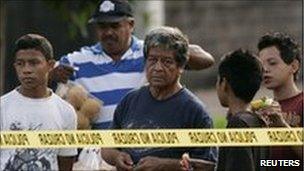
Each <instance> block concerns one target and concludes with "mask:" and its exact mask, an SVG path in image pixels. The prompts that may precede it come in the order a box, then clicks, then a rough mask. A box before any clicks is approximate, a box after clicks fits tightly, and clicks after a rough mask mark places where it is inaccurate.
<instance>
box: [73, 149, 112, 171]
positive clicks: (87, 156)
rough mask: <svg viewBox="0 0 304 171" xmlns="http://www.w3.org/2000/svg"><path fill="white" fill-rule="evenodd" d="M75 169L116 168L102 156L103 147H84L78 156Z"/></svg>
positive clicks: (110, 170) (76, 170) (103, 169)
mask: <svg viewBox="0 0 304 171" xmlns="http://www.w3.org/2000/svg"><path fill="white" fill-rule="evenodd" d="M73 170H74V171H78V170H102V171H115V170H116V168H115V167H113V166H111V165H109V164H107V163H106V162H105V161H104V160H103V159H102V158H101V149H97V148H84V149H82V151H81V153H80V155H79V157H78V162H76V163H75V164H74V166H73Z"/></svg>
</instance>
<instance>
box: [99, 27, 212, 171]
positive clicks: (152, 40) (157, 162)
mask: <svg viewBox="0 0 304 171" xmlns="http://www.w3.org/2000/svg"><path fill="white" fill-rule="evenodd" d="M188 44H189V43H188V40H187V38H186V37H185V35H183V33H182V32H181V31H180V30H179V29H177V28H172V27H160V28H156V29H154V30H152V31H151V32H149V33H148V35H147V36H146V38H145V42H144V57H145V61H146V62H145V71H146V77H147V80H148V83H149V84H148V85H146V86H143V87H141V88H138V89H135V90H133V91H131V92H129V93H128V94H127V95H126V96H125V97H124V98H123V99H122V101H121V102H120V103H119V105H118V106H117V108H116V110H115V114H114V119H113V122H112V125H111V129H166V128H167V129H184V128H200V129H204V128H212V127H213V124H212V119H211V118H210V116H209V114H208V113H207V111H206V109H205V107H204V105H203V103H202V102H201V101H200V100H199V99H198V98H197V97H196V96H195V95H194V94H192V93H191V92H190V91H189V90H188V89H187V88H184V87H183V86H182V85H181V83H180V77H181V74H182V73H183V71H184V66H185V65H186V63H187V60H188V58H189V57H188V55H187V54H188ZM101 153H102V157H103V158H104V159H105V160H106V161H107V162H108V163H110V164H112V165H114V166H116V168H117V170H136V171H141V170H143V171H144V170H150V171H153V170H155V171H161V170H164V171H165V170H182V166H181V164H180V160H179V159H180V158H181V156H182V155H183V154H184V153H189V155H190V156H191V157H194V158H198V159H203V160H208V161H212V162H215V161H216V157H217V152H216V149H215V148H214V147H204V148H187V147H184V148H126V149H109V148H108V149H107V148H104V149H102V151H101ZM210 170H212V169H210Z"/></svg>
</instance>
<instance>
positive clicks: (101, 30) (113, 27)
mask: <svg viewBox="0 0 304 171" xmlns="http://www.w3.org/2000/svg"><path fill="white" fill-rule="evenodd" d="M89 24H92V25H93V26H94V28H95V32H96V36H97V38H98V40H99V42H98V43H96V44H95V45H92V46H85V47H82V48H81V49H80V51H75V52H73V53H69V54H67V55H66V56H63V57H62V58H61V59H60V64H61V65H59V66H58V67H56V68H55V69H54V70H53V72H52V73H51V78H52V80H53V81H55V82H66V81H67V80H68V79H70V80H72V81H74V82H75V83H77V84H81V85H82V86H83V87H84V88H85V89H86V90H88V92H89V93H90V94H92V95H93V96H95V97H97V98H98V99H100V100H102V101H103V102H104V107H103V108H102V111H100V115H99V116H98V118H97V119H96V120H95V121H94V123H93V125H92V128H93V129H105V128H107V127H108V126H109V125H110V123H111V121H112V119H113V113H114V110H115V108H116V106H117V104H118V103H119V102H120V100H121V99H122V97H123V96H124V95H125V94H126V93H127V92H128V91H130V90H131V89H133V88H137V87H140V86H142V85H143V84H145V82H146V78H145V73H144V62H145V61H144V55H143V41H142V40H139V39H138V38H136V37H135V36H133V35H132V32H133V30H134V18H133V12H132V9H131V6H130V4H129V3H128V2H127V1H126V0H102V1H101V2H100V3H99V4H98V7H97V8H96V10H95V12H94V14H93V16H92V18H91V19H90V20H89ZM189 50H190V55H189V57H190V59H189V62H188V65H187V67H188V68H189V69H195V70H199V69H204V68H208V67H210V66H212V65H213V64H214V59H213V57H212V56H211V55H210V54H209V53H207V52H205V51H204V50H203V49H201V47H199V46H197V45H190V49H189ZM63 64H65V65H63ZM66 65H70V66H73V67H78V68H79V70H77V71H74V70H73V69H72V68H71V67H68V66H66Z"/></svg>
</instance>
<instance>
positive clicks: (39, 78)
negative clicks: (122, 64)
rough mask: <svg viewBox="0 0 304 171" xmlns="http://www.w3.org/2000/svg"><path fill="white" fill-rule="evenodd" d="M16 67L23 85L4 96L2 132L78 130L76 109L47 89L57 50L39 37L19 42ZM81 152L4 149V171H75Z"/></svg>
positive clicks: (0, 119)
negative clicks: (78, 155) (75, 159)
mask: <svg viewBox="0 0 304 171" xmlns="http://www.w3.org/2000/svg"><path fill="white" fill-rule="evenodd" d="M14 58H15V62H14V67H15V70H16V72H17V76H18V79H19V81H20V83H21V84H20V86H19V87H17V88H15V89H14V90H12V91H11V92H9V93H7V94H5V95H3V96H1V112H0V123H1V124H0V130H1V131H17V130H29V131H36V130H75V129H76V126H77V118H76V113H75V110H74V108H73V107H72V106H71V105H70V104H69V103H67V102H65V101H64V100H63V99H61V98H60V97H59V96H57V95H56V94H55V93H53V92H52V90H51V89H49V88H48V87H47V83H48V74H49V72H50V71H51V70H52V69H53V66H54V64H55V60H54V59H53V48H52V46H51V44H50V42H49V41H48V40H47V39H46V38H44V37H42V36H40V35H37V34H27V35H24V36H22V37H20V38H19V39H18V40H17V41H16V43H15V49H14ZM76 154H77V150H76V149H74V148H67V149H36V148H27V149H0V156H1V159H0V160H1V162H0V164H1V165H0V170H64V171H69V170H72V166H73V162H74V156H75V155H76Z"/></svg>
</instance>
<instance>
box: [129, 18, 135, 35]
mask: <svg viewBox="0 0 304 171" xmlns="http://www.w3.org/2000/svg"><path fill="white" fill-rule="evenodd" d="M128 22H129V25H130V28H131V33H132V32H133V31H134V19H130V20H128Z"/></svg>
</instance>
